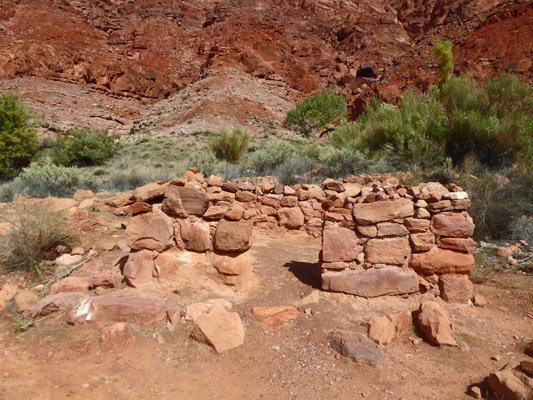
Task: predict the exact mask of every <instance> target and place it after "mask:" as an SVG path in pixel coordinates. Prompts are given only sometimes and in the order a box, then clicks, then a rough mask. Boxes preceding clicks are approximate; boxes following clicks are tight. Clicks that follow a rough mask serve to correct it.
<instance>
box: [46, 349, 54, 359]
mask: <svg viewBox="0 0 533 400" xmlns="http://www.w3.org/2000/svg"><path fill="white" fill-rule="evenodd" d="M53 355H54V352H53V351H49V352H48V353H46V356H47V357H48V358H50V357H52V356H53Z"/></svg>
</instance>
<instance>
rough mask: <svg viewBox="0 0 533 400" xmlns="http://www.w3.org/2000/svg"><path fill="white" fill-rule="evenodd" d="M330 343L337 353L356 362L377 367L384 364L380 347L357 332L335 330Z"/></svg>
mask: <svg viewBox="0 0 533 400" xmlns="http://www.w3.org/2000/svg"><path fill="white" fill-rule="evenodd" d="M329 344H330V346H331V348H332V349H333V350H335V351H336V352H337V353H339V354H340V355H342V356H344V357H347V358H349V359H351V360H353V361H355V362H358V363H363V364H370V365H373V366H376V367H378V366H381V365H383V355H382V354H381V351H380V350H379V349H378V347H377V346H376V345H375V344H374V343H372V342H371V341H370V340H368V339H367V338H365V337H364V336H363V335H361V334H359V333H357V332H353V331H346V330H342V331H336V332H333V333H332V334H331V335H330V337H329Z"/></svg>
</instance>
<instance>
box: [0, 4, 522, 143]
mask: <svg viewBox="0 0 533 400" xmlns="http://www.w3.org/2000/svg"><path fill="white" fill-rule="evenodd" d="M532 17H533V3H531V2H528V1H523V0H515V1H508V0H453V1H429V0H416V1H415V0H362V1H355V0H272V1H266V0H258V1H253V2H249V1H244V0H223V1H212V0H203V1H197V2H188V1H181V0H180V1H175V0H159V1H148V0H130V1H128V2H123V1H116V0H88V1H73V0H49V1H43V0H21V1H14V0H5V1H3V2H2V7H1V9H0V77H1V81H0V90H1V91H16V92H19V93H20V94H21V95H22V97H23V98H24V99H25V100H26V101H27V102H28V103H29V104H31V105H32V106H33V107H34V109H36V110H37V111H38V112H41V113H42V114H43V115H44V117H45V118H44V119H43V120H44V121H45V122H43V131H47V130H48V131H63V130H66V129H69V128H71V127H73V126H79V125H91V126H96V127H102V128H107V129H110V130H111V131H114V132H116V133H121V134H128V133H131V132H142V131H143V130H145V129H148V130H150V131H152V132H153V133H161V134H170V133H173V132H175V133H177V132H179V131H180V130H182V131H183V130H185V131H190V130H193V129H206V128H208V127H209V128H211V129H212V128H213V127H215V128H216V127H218V126H228V125H230V126H232V125H236V124H241V125H243V124H244V125H246V126H249V127H250V130H251V131H252V132H261V131H265V130H267V129H276V128H279V127H280V123H281V122H282V119H283V116H284V114H285V112H286V111H287V110H288V109H290V108H291V107H292V106H293V105H294V103H295V102H296V101H298V100H300V99H302V98H303V97H305V96H307V95H309V94H311V93H313V92H315V91H317V90H319V89H321V88H323V87H328V86H329V87H332V88H334V89H335V90H336V91H338V92H339V93H342V94H344V95H346V96H347V98H348V99H349V103H350V105H351V108H350V109H351V114H352V116H353V117H356V116H357V115H358V114H359V113H360V112H361V111H362V110H363V107H364V104H365V103H367V102H368V101H369V100H370V99H371V98H372V97H373V96H374V95H378V96H379V97H380V98H382V99H384V100H387V101H395V100H396V99H397V97H398V96H399V95H400V94H401V93H402V92H403V91H405V90H406V89H407V88H408V87H411V86H416V87H417V88H420V89H425V88H427V87H429V85H431V84H432V83H434V82H435V81H436V80H437V79H438V73H437V69H436V67H437V62H436V59H435V57H434V56H433V53H432V47H431V46H432V43H433V42H434V40H435V39H438V38H442V39H443V38H451V39H452V40H453V41H454V45H455V46H454V49H455V50H454V51H455V55H456V60H457V64H456V72H457V73H461V74H468V75H472V76H474V77H475V78H476V79H484V78H487V77H491V76H493V75H494V74H497V73H500V72H502V71H504V70H507V69H510V70H513V71H515V72H516V73H518V74H519V75H520V76H521V78H522V79H524V80H526V81H529V82H531V80H532V78H533V69H532V66H531V58H532V57H531V56H532V55H531V51H532V50H533V42H532V40H531V37H533V22H532V21H533V19H532Z"/></svg>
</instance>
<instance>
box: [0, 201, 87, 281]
mask: <svg viewBox="0 0 533 400" xmlns="http://www.w3.org/2000/svg"><path fill="white" fill-rule="evenodd" d="M0 222H4V223H7V224H8V226H9V233H8V235H7V236H5V237H4V238H3V240H2V241H1V242H0V263H1V264H2V265H3V266H4V267H5V268H8V269H13V268H22V269H25V270H27V271H29V272H31V273H33V274H35V275H37V276H39V277H40V276H41V275H42V272H43V271H42V269H41V261H42V260H43V259H46V258H54V257H55V256H57V253H56V252H55V248H56V247H57V246H58V245H63V246H66V247H67V249H69V250H70V249H71V248H72V247H73V245H74V244H75V243H76V241H77V239H76V236H75V234H74V233H73V232H72V231H71V229H70V228H69V226H68V222H67V219H66V218H65V217H64V215H61V214H59V213H56V212H53V211H51V210H49V209H46V208H43V207H41V206H38V205H34V206H31V205H25V204H16V205H13V206H12V207H9V208H4V209H2V210H1V212H0Z"/></svg>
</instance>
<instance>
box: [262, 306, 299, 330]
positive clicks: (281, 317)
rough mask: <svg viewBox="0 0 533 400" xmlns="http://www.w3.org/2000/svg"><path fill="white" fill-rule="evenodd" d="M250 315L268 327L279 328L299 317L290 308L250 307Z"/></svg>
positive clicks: (294, 310)
mask: <svg viewBox="0 0 533 400" xmlns="http://www.w3.org/2000/svg"><path fill="white" fill-rule="evenodd" d="M252 315H253V316H254V318H256V319H258V320H259V321H261V322H262V323H264V324H265V325H268V326H273V327H276V326H281V325H283V324H286V323H288V322H290V321H292V320H295V319H296V318H298V316H299V315H300V314H299V313H298V311H297V310H296V308H294V307H290V306H281V307H252Z"/></svg>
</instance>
